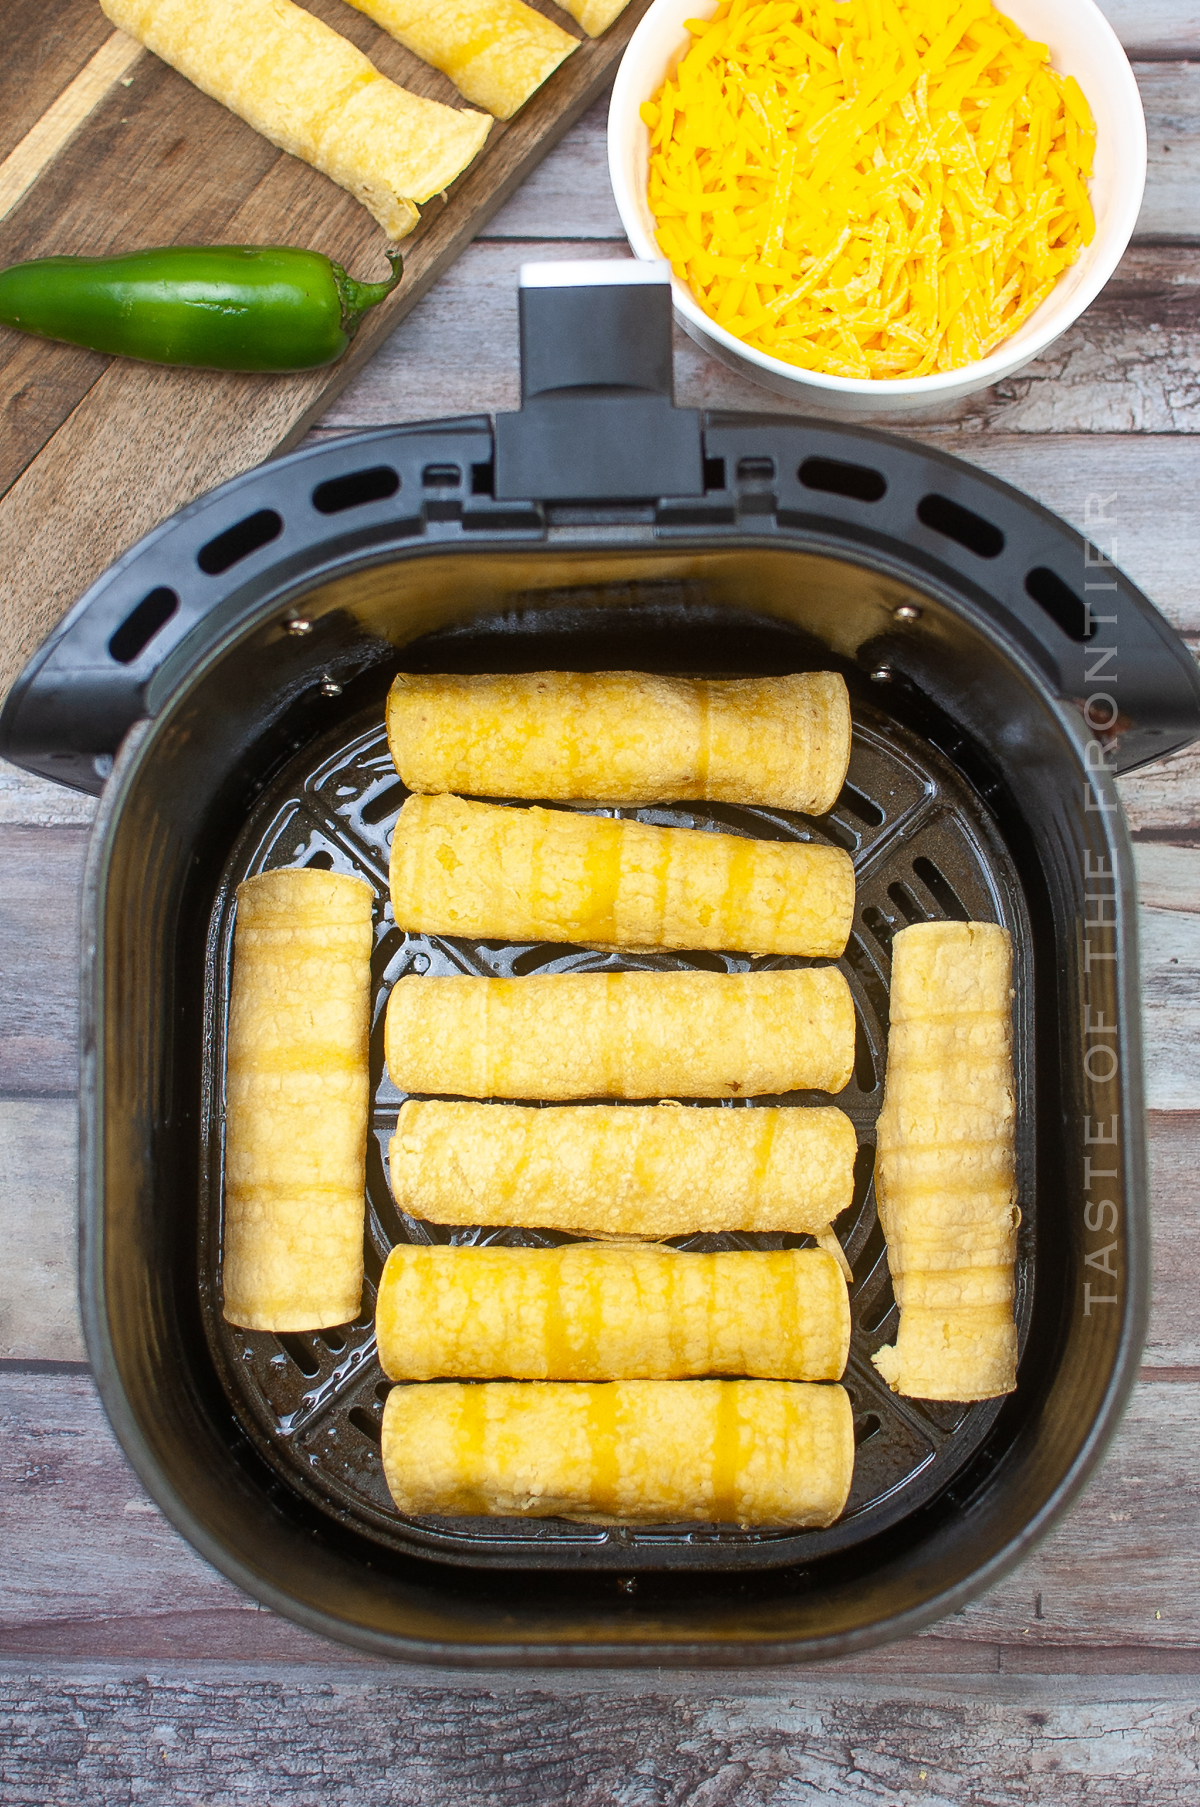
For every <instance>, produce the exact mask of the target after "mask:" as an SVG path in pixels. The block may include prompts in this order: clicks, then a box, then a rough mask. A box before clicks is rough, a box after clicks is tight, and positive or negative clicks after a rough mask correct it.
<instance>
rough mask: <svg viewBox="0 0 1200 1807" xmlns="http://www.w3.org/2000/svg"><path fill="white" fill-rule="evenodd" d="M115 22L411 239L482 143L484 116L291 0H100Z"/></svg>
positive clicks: (393, 233) (396, 235) (487, 125)
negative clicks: (405, 76) (441, 97)
mask: <svg viewBox="0 0 1200 1807" xmlns="http://www.w3.org/2000/svg"><path fill="white" fill-rule="evenodd" d="M100 4H101V6H102V7H103V9H104V11H105V13H106V14H107V15H108V17H109V18H110V19H111V20H112V22H113V24H114V25H118V26H120V28H121V30H122V31H126V32H128V33H129V35H130V37H133V38H136V39H137V40H138V42H139V43H140V44H145V45H146V47H147V49H149V50H152V51H154V53H155V55H156V56H160V57H161V58H162V59H163V61H164V62H165V63H169V64H170V65H171V67H172V68H173V69H177V70H178V71H179V73H180V74H181V75H184V76H186V77H187V79H188V81H190V82H192V83H194V84H195V86H196V87H197V88H200V89H201V90H202V91H203V92H204V93H205V94H209V95H211V96H212V98H213V99H214V100H219V101H220V102H221V104H222V106H226V107H228V108H229V110H230V112H231V113H236V114H237V115H238V117H239V118H240V119H244V120H245V121H246V123H247V125H250V126H253V127H254V130H255V131H256V132H261V133H262V135H263V137H264V138H269V139H270V141H271V143H272V144H277V145H278V146H279V147H280V149H281V150H285V151H289V152H290V153H291V155H292V156H293V157H299V158H301V159H302V161H303V162H305V163H309V164H311V165H312V166H313V168H314V169H319V170H321V171H322V173H323V174H325V175H327V176H329V177H331V178H332V180H333V181H335V182H337V183H339V184H340V185H341V187H343V188H346V189H349V191H350V193H351V194H352V195H353V196H354V197H355V199H356V200H359V201H361V202H362V204H363V206H364V207H365V208H366V209H367V210H368V212H369V213H371V214H373V216H374V217H375V219H377V220H378V222H379V224H380V225H381V226H382V227H383V229H384V231H385V232H386V233H387V235H388V237H389V239H400V238H403V237H404V236H405V235H406V234H407V233H409V232H411V231H412V229H413V227H414V226H415V225H416V223H417V219H418V213H417V208H416V205H415V204H414V203H417V202H420V201H427V200H429V198H430V197H431V196H432V195H435V194H440V193H441V191H442V190H443V189H444V188H446V187H448V186H449V184H450V183H451V182H452V181H453V180H454V178H455V176H457V175H458V174H459V173H460V172H461V171H462V170H464V169H465V168H466V166H467V164H468V163H470V161H471V159H472V158H473V157H474V156H475V154H476V152H477V151H478V150H479V149H480V147H481V145H482V144H483V141H484V139H485V138H486V137H487V135H488V132H489V131H490V130H491V125H492V122H491V120H490V119H489V118H488V117H487V116H486V115H485V114H483V113H473V112H469V111H467V110H465V109H464V110H457V109H455V108H454V107H444V106H442V105H441V103H440V102H439V101H435V100H422V99H421V98H420V97H419V96H418V95H416V94H410V93H409V92H408V90H407V89H406V88H400V87H397V85H396V83H395V82H390V81H388V79H387V77H386V76H384V75H381V74H380V73H379V71H378V69H376V67H375V65H374V63H372V62H371V61H370V59H369V58H367V57H365V56H364V55H363V53H362V51H361V50H356V49H355V47H354V45H353V44H351V43H349V42H348V41H347V40H346V39H345V38H343V37H342V36H340V34H339V33H338V32H336V31H333V30H332V29H331V28H330V27H329V26H328V25H325V24H323V23H322V22H321V20H320V19H316V18H314V17H313V15H312V13H310V12H306V11H305V9H304V8H303V7H301V6H293V5H292V3H291V0H100Z"/></svg>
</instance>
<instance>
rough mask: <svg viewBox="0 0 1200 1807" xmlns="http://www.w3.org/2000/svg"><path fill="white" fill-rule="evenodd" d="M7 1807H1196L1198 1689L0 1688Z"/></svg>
mask: <svg viewBox="0 0 1200 1807" xmlns="http://www.w3.org/2000/svg"><path fill="white" fill-rule="evenodd" d="M0 1699H3V1702H4V1707H3V1711H4V1717H5V1721H6V1722H7V1723H6V1737H5V1748H4V1754H3V1756H0V1764H2V1765H3V1767H2V1768H0V1782H7V1787H8V1789H9V1790H10V1791H11V1792H10V1793H9V1794H8V1795H7V1798H8V1799H10V1800H12V1801H14V1802H18V1801H19V1802H20V1803H21V1807H40V1804H41V1803H43V1802H44V1803H53V1807H95V1803H96V1802H98V1801H104V1802H105V1803H112V1804H114V1807H115V1804H116V1803H121V1804H124V1803H126V1802H133V1801H136V1802H138V1803H144V1804H145V1807H183V1803H185V1802H186V1803H189V1804H190V1803H200V1802H203V1803H205V1807H235V1804H238V1807H240V1803H242V1802H246V1801H253V1802H263V1803H269V1807H385V1804H386V1807H446V1804H448V1803H453V1807H614V1804H618V1803H619V1807H809V1804H811V1807H821V1804H823V1803H829V1804H832V1803H837V1807H899V1804H900V1803H901V1802H902V1803H903V1804H904V1807H958V1804H961V1807H1010V1804H1011V1803H1015V1802H1026V1801H1036V1802H1039V1803H1044V1804H1045V1807H1194V1803H1195V1801H1196V1798H1197V1791H1198V1789H1200V1766H1198V1764H1197V1756H1196V1736H1195V1686H1194V1681H1193V1680H1192V1678H1190V1677H1186V1676H1178V1677H1171V1676H1154V1677H1148V1676H1129V1677H1121V1678H1114V1679H1113V1680H1111V1681H1106V1682H1100V1681H1091V1680H1081V1681H1067V1680H1064V1679H1062V1678H1061V1677H1058V1676H1056V1677H1055V1678H1054V1680H1053V1682H1052V1683H1049V1682H1048V1678H1047V1677H1045V1676H1036V1675H1030V1676H990V1677H988V1676H979V1677H972V1678H971V1679H969V1680H963V1681H954V1680H947V1681H942V1682H935V1683H932V1684H930V1685H926V1686H922V1685H921V1684H919V1683H916V1684H908V1685H903V1684H901V1685H897V1684H896V1683H894V1682H892V1681H891V1680H866V1679H864V1680H859V1679H857V1678H856V1677H853V1676H838V1677H837V1678H836V1679H835V1678H833V1677H829V1676H827V1675H825V1674H823V1673H821V1672H819V1671H818V1672H815V1673H811V1674H804V1675H800V1676H795V1677H794V1678H789V1679H788V1681H787V1683H786V1684H785V1685H783V1686H780V1684H779V1683H778V1682H777V1681H775V1680H774V1679H773V1678H771V1677H769V1676H764V1675H761V1674H759V1675H755V1676H753V1677H734V1676H729V1677H727V1676H720V1677H713V1676H702V1677H698V1678H688V1677H686V1676H676V1675H673V1674H660V1675H656V1676H654V1677H645V1678H639V1677H626V1678H612V1679H611V1680H609V1681H607V1682H606V1681H604V1680H601V1679H599V1678H596V1677H592V1676H579V1675H566V1676H562V1677H559V1678H553V1677H547V1678H545V1679H539V1680H537V1681H534V1682H532V1683H531V1682H530V1680H529V1679H528V1678H525V1677H516V1678H514V1677H502V1676H495V1677H491V1676H489V1677H485V1678H471V1679H464V1680H463V1681H461V1682H458V1681H451V1680H450V1679H449V1678H445V1677H433V1676H429V1675H414V1674H412V1673H411V1672H410V1671H407V1670H398V1671H395V1672H393V1673H386V1672H384V1673H380V1672H378V1671H374V1670H371V1671H367V1672H365V1673H364V1672H363V1671H362V1670H360V1669H357V1668H348V1667H344V1666H342V1665H333V1666H330V1667H329V1668H326V1669H321V1670H316V1671H313V1672H307V1671H304V1672H299V1673H295V1672H292V1673H289V1672H287V1671H283V1672H280V1671H279V1670H277V1669H273V1668H258V1669H254V1670H251V1671H248V1672H245V1673H241V1674H238V1675H236V1676H231V1675H230V1674H229V1672H228V1670H227V1669H224V1668H223V1667H222V1666H221V1665H219V1664H218V1663H208V1664H204V1665H202V1666H197V1667H192V1666H189V1667H187V1668H182V1669H168V1670H166V1671H165V1672H164V1671H163V1670H162V1669H161V1668H160V1667H159V1666H158V1665H155V1667H154V1669H153V1670H152V1671H151V1672H150V1673H149V1674H147V1673H146V1672H145V1670H144V1669H142V1668H138V1667H134V1666H131V1665H124V1666H110V1665H104V1666H97V1665H94V1664H85V1665H73V1664H70V1665H69V1664H64V1663H55V1664H52V1665H38V1666H37V1667H36V1669H35V1670H34V1671H33V1672H32V1673H30V1674H28V1675H26V1674H25V1673H22V1672H21V1671H20V1670H15V1671H13V1670H10V1672H9V1673H8V1674H7V1675H4V1676H3V1679H2V1680H0Z"/></svg>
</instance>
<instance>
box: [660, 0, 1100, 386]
mask: <svg viewBox="0 0 1200 1807" xmlns="http://www.w3.org/2000/svg"><path fill="white" fill-rule="evenodd" d="M688 30H689V32H691V34H692V36H693V37H694V38H695V43H694V44H692V45H691V47H690V48H689V49H688V51H687V53H686V55H685V56H684V57H683V58H682V59H681V61H680V63H679V65H678V68H677V69H676V71H675V74H674V75H673V76H671V77H669V78H668V79H667V81H666V82H664V84H663V86H662V87H661V88H660V89H659V91H658V93H657V94H656V95H655V97H654V99H653V100H650V101H647V102H646V103H645V104H644V105H643V107H642V118H643V119H644V121H645V123H646V125H647V126H648V127H649V130H650V147H651V148H650V178H649V193H648V199H649V203H650V210H651V212H652V214H653V215H654V219H655V222H656V226H657V237H658V242H659V245H660V247H661V248H662V251H663V254H664V256H666V257H667V258H669V259H670V262H671V266H672V268H673V270H674V272H675V274H676V276H677V277H678V278H679V280H680V281H682V282H685V283H686V284H687V285H688V287H689V288H690V289H691V291H692V293H693V294H694V295H695V297H696V299H697V301H698V302H699V303H700V305H701V307H702V308H703V309H704V311H705V313H707V314H708V315H709V316H710V318H711V319H713V320H715V321H716V322H717V323H718V324H719V325H721V326H723V327H726V328H727V329H728V331H730V332H731V333H734V334H736V336H737V337H738V338H741V339H744V340H745V341H746V343H747V344H749V345H753V346H755V347H757V348H758V349H759V350H761V351H765V352H769V353H770V354H771V355H772V356H774V357H777V358H780V359H782V360H783V361H784V362H786V363H789V364H796V365H798V366H800V367H801V368H802V369H805V370H815V371H822V372H825V373H827V374H829V375H833V376H843V377H866V378H874V377H878V378H898V377H918V376H928V375H931V374H933V373H934V372H936V371H942V370H957V369H960V368H961V367H962V366H963V365H964V364H969V363H972V362H974V361H975V360H976V359H978V358H984V357H986V356H987V355H988V354H989V353H990V352H991V351H994V350H995V348H996V346H997V345H999V344H1000V343H1001V341H1002V340H1004V339H1007V338H1008V337H1010V335H1011V334H1012V333H1014V332H1016V330H1017V329H1018V327H1020V326H1021V325H1022V324H1023V323H1024V321H1025V320H1027V319H1028V318H1029V316H1030V314H1032V313H1033V311H1034V309H1035V308H1037V307H1038V306H1039V305H1040V303H1041V302H1042V301H1044V300H1045V298H1046V296H1047V295H1048V294H1049V293H1050V290H1051V289H1052V288H1053V287H1054V284H1055V282H1056V281H1057V280H1058V277H1059V275H1060V273H1061V272H1062V271H1063V270H1064V269H1066V267H1067V266H1068V265H1069V264H1071V263H1073V262H1074V261H1075V259H1076V257H1078V255H1079V252H1080V249H1081V247H1082V246H1084V245H1086V244H1088V243H1090V241H1091V238H1092V235H1093V231H1094V222H1093V219H1092V210H1091V207H1090V205H1089V202H1088V195H1087V182H1088V178H1089V176H1090V174H1091V167H1092V152H1093V148H1094V145H1095V129H1094V126H1093V123H1092V115H1091V110H1090V108H1089V107H1088V103H1087V101H1086V99H1085V98H1084V95H1083V92H1082V90H1081V89H1080V87H1079V84H1078V82H1076V81H1075V79H1074V77H1072V76H1066V77H1064V76H1061V75H1059V74H1058V73H1057V72H1056V71H1055V70H1054V69H1052V68H1051V67H1050V53H1049V51H1048V50H1047V48H1046V46H1045V45H1044V44H1034V43H1031V42H1030V41H1029V40H1028V39H1027V38H1025V37H1023V36H1022V35H1021V33H1020V31H1018V29H1017V27H1016V26H1015V25H1014V24H1013V23H1012V21H1011V20H1009V19H1006V18H1005V17H1004V16H1003V15H1002V14H1001V13H998V12H997V11H996V10H995V8H994V7H993V6H992V5H991V4H990V3H989V0H965V4H964V3H963V0H725V3H724V4H722V5H721V6H719V7H718V9H717V11H716V13H715V14H714V15H713V17H712V19H711V20H709V21H707V22H704V21H700V20H695V19H693V20H689V22H688Z"/></svg>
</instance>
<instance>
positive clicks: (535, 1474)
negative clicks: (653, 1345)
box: [383, 1380, 854, 1526]
mask: <svg viewBox="0 0 1200 1807" xmlns="http://www.w3.org/2000/svg"><path fill="white" fill-rule="evenodd" d="M383 1470H384V1475H385V1476H386V1479H387V1484H388V1487H389V1489H390V1491H391V1495H392V1498H393V1500H394V1501H395V1503H396V1506H397V1507H398V1509H399V1510H400V1511H401V1512H404V1513H409V1514H417V1513H434V1514H438V1515H444V1516H458V1515H463V1514H466V1515H472V1516H473V1515H477V1514H486V1515H490V1516H495V1515H499V1516H502V1517H509V1516H512V1515H516V1514H521V1515H525V1516H528V1517H534V1518H548V1517H562V1518H575V1519H584V1520H593V1521H599V1522H601V1523H609V1524H611V1523H628V1524H637V1523H641V1524H655V1523H658V1524H662V1523H668V1524H669V1523H672V1522H678V1521H680V1520H700V1521H707V1522H717V1523H726V1524H738V1525H744V1526H751V1525H760V1526H788V1525H796V1526H801V1525H828V1524H830V1523H832V1521H833V1520H834V1519H835V1518H836V1517H837V1516H838V1514H839V1512H840V1511H841V1510H842V1508H843V1506H844V1505H845V1503H846V1496H847V1494H848V1493H849V1491H850V1481H851V1478H852V1475H853V1471H854V1424H853V1418H852V1416H851V1411H850V1401H849V1399H848V1397H847V1395H846V1392H845V1390H844V1389H843V1388H842V1387H840V1386H812V1385H808V1384H806V1383H804V1382H802V1381H778V1380H623V1381H622V1380H618V1381H611V1382H608V1383H607V1384H598V1385H589V1384H587V1383H583V1382H570V1381H566V1382H556V1381H541V1382H538V1381H531V1382H524V1383H522V1382H520V1381H476V1382H465V1383H462V1382H453V1381H451V1382H442V1383H440V1384H434V1385H413V1386H397V1387H393V1388H392V1390H391V1392H390V1393H389V1394H388V1398H387V1404H386V1406H385V1407H384V1413H383Z"/></svg>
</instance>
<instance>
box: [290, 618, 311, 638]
mask: <svg viewBox="0 0 1200 1807" xmlns="http://www.w3.org/2000/svg"><path fill="white" fill-rule="evenodd" d="M283 625H284V627H285V628H286V629H287V631H288V633H289V634H311V633H312V627H313V624H312V622H311V621H305V619H304V617H303V616H302V615H294V616H293V617H292V619H291V620H290V621H285V622H284V624H283Z"/></svg>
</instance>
